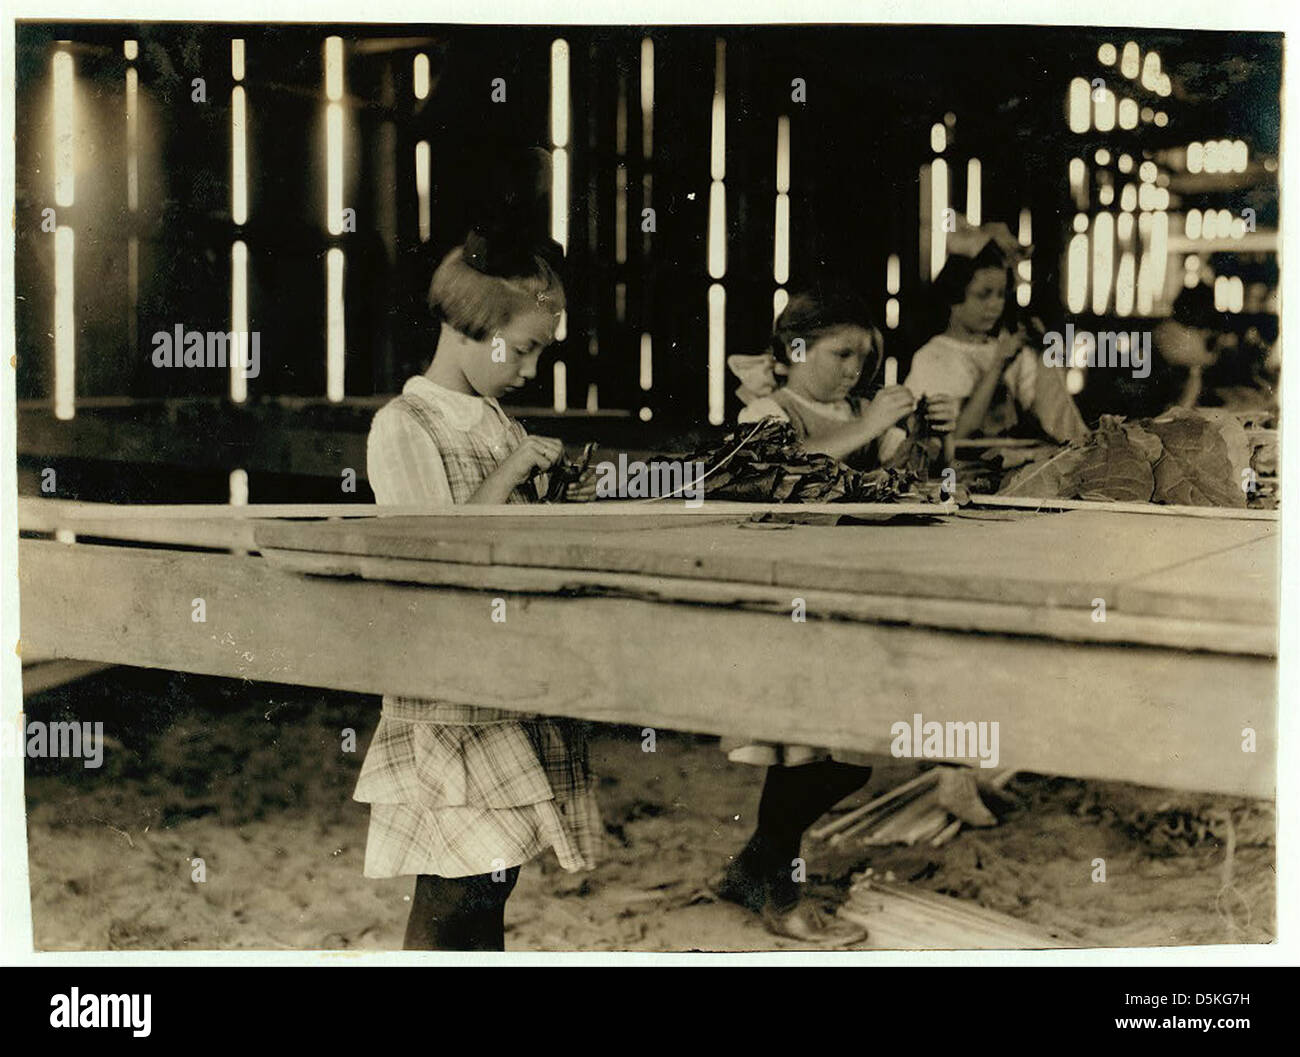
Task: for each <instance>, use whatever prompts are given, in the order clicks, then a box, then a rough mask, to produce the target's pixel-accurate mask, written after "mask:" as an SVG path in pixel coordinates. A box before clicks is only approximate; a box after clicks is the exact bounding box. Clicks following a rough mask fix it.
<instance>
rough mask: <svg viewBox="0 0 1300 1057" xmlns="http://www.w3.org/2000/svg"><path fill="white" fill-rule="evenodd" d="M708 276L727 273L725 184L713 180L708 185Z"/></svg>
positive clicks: (713, 276) (720, 275) (715, 277)
mask: <svg viewBox="0 0 1300 1057" xmlns="http://www.w3.org/2000/svg"><path fill="white" fill-rule="evenodd" d="M708 249H709V278H710V279H721V278H722V277H723V276H724V275H726V274H727V185H726V184H724V183H723V182H722V181H721V180H715V181H714V182H713V184H712V185H711V186H710V187H709V247H708Z"/></svg>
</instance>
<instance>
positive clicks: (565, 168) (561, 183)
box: [551, 147, 569, 253]
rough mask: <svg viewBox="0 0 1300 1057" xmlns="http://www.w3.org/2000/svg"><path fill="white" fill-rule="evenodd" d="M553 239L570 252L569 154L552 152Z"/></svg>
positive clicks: (557, 150) (559, 150) (561, 150)
mask: <svg viewBox="0 0 1300 1057" xmlns="http://www.w3.org/2000/svg"><path fill="white" fill-rule="evenodd" d="M551 238H553V239H554V240H555V241H556V242H558V243H559V244H560V249H562V250H563V251H564V252H565V253H568V252H569V152H568V151H567V150H565V149H564V148H563V147H557V148H556V149H555V150H553V151H551Z"/></svg>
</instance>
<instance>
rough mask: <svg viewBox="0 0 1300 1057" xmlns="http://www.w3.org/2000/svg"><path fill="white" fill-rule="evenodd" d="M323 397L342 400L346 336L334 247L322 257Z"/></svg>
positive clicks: (338, 258) (339, 268) (339, 258)
mask: <svg viewBox="0 0 1300 1057" xmlns="http://www.w3.org/2000/svg"><path fill="white" fill-rule="evenodd" d="M325 262H326V269H327V272H326V285H325V291H326V292H325V328H326V329H325V395H326V396H327V397H329V399H330V400H332V401H334V402H335V403H337V402H338V401H340V400H342V399H343V353H344V342H345V339H346V336H347V327H346V320H345V318H344V314H343V251H342V250H341V249H339V248H338V247H337V246H335V247H334V248H333V249H331V250H330V251H329V253H328V254H327V255H326V258H325Z"/></svg>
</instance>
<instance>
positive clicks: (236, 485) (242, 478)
mask: <svg viewBox="0 0 1300 1057" xmlns="http://www.w3.org/2000/svg"><path fill="white" fill-rule="evenodd" d="M230 505H231V506H248V471H247V470H231V471H230Z"/></svg>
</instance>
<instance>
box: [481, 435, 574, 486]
mask: <svg viewBox="0 0 1300 1057" xmlns="http://www.w3.org/2000/svg"><path fill="white" fill-rule="evenodd" d="M563 454H564V445H563V444H562V443H560V441H558V440H556V439H555V438H554V437H534V436H528V437H525V438H524V439H523V441H522V442H521V443H520V445H519V447H517V448H516V449H515V450H514V451H512V452H511V453H510V454H509V456H507V457H506V459H505V461H503V462H502V463H501V465H500V466H499V467H497V470H496V472H497V473H499V474H501V475H502V476H503V477H505V478H506V479H507V480H509V481H511V482H512V484H514V485H520V484H523V483H524V482H525V481H530V480H532V478H533V475H534V474H537V473H541V472H542V471H543V470H549V469H550V468H551V467H552V466H554V465H555V464H556V463H557V462H558V461H559V459H560V456H561V455H563Z"/></svg>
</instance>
